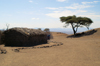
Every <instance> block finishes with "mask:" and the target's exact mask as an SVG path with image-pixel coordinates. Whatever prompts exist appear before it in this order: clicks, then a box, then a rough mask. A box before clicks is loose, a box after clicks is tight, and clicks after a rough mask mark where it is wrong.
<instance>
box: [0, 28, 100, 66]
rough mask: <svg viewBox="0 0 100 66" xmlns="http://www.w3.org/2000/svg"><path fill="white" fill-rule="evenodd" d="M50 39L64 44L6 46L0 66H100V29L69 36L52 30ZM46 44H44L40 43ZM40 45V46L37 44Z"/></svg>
mask: <svg viewBox="0 0 100 66" xmlns="http://www.w3.org/2000/svg"><path fill="white" fill-rule="evenodd" d="M52 35H53V39H51V40H50V41H55V42H61V43H63V45H59V46H52V45H55V44H54V43H48V44H45V45H49V46H52V47H47V48H32V47H28V49H21V50H20V51H19V52H14V51H12V49H15V48H19V47H4V46H3V45H1V46H0V48H1V49H6V50H7V54H0V66H100V30H99V31H97V32H96V33H94V34H92V35H89V36H83V37H77V38H67V34H63V33H57V32H52ZM39 46H44V45H39ZM37 47H38V46H37Z"/></svg>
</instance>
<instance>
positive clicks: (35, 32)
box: [7, 27, 46, 35]
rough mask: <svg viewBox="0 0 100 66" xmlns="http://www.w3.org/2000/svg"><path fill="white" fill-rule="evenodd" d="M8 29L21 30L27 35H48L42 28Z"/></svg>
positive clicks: (12, 29)
mask: <svg viewBox="0 0 100 66" xmlns="http://www.w3.org/2000/svg"><path fill="white" fill-rule="evenodd" d="M7 31H17V32H20V33H22V34H26V35H46V33H45V32H43V31H41V30H37V29H29V28H20V27H15V28H11V29H9V30H7Z"/></svg>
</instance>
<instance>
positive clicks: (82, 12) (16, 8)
mask: <svg viewBox="0 0 100 66" xmlns="http://www.w3.org/2000/svg"><path fill="white" fill-rule="evenodd" d="M71 15H76V16H83V17H89V18H91V19H92V20H93V22H94V23H93V24H92V25H91V26H90V27H92V28H98V27H100V22H99V21H100V1H99V0H0V29H4V28H6V24H9V27H10V28H11V27H28V28H34V27H39V28H63V25H64V24H63V23H61V21H60V19H59V17H61V16H71Z"/></svg>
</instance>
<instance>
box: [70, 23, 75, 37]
mask: <svg viewBox="0 0 100 66" xmlns="http://www.w3.org/2000/svg"><path fill="white" fill-rule="evenodd" d="M71 26H72V29H73V32H74V36H75V35H76V31H75V27H74V26H73V23H71Z"/></svg>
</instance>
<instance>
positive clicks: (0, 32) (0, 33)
mask: <svg viewBox="0 0 100 66" xmlns="http://www.w3.org/2000/svg"><path fill="white" fill-rule="evenodd" d="M1 36H2V31H1V30H0V44H1Z"/></svg>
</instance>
